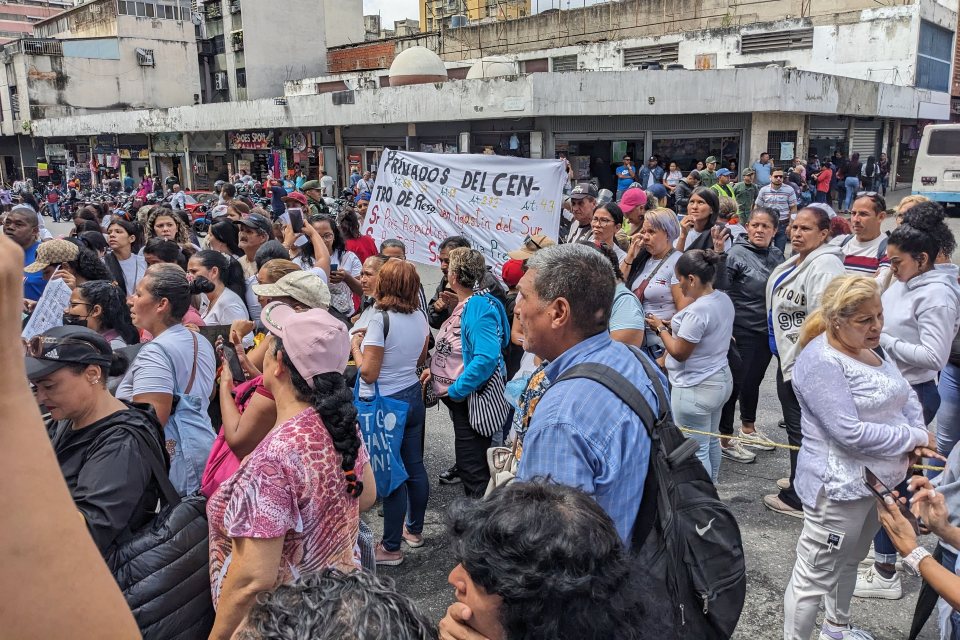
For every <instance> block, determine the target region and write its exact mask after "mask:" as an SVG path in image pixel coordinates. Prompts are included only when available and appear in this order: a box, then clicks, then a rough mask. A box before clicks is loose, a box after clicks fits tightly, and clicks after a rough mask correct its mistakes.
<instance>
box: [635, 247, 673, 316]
mask: <svg viewBox="0 0 960 640" xmlns="http://www.w3.org/2000/svg"><path fill="white" fill-rule="evenodd" d="M674 251H676V249H674V248H673V247H670V251H668V252H667V255H665V256H663V259H662V260H660V262H658V263H657V266H655V267H654V268H653V271H651V272H650V275H648V276H647V277H646V278H644V279H643V280H641V281H640V285H639V286H638V287H637V289H639V290H640V293H638V294H637V298H638V299H639V300H640V301H641V302H643V294H644V292H645V291H646V290H647V285H649V284H650V281H651V280H653V276H655V275H657V271H660V267H662V266H663V263H664V262H666V261H667V258H669V257H670V256H672V255H673V252H674Z"/></svg>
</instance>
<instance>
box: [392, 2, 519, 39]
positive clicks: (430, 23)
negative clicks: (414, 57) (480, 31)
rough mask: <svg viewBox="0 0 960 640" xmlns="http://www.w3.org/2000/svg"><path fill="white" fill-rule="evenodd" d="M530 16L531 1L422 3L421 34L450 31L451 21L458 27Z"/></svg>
mask: <svg viewBox="0 0 960 640" xmlns="http://www.w3.org/2000/svg"><path fill="white" fill-rule="evenodd" d="M529 15H530V0H420V31H440V30H441V29H443V28H445V27H449V26H450V25H451V20H453V21H454V24H457V23H458V22H459V21H463V22H464V23H469V22H480V21H491V20H493V21H497V20H499V21H503V20H516V19H518V18H523V17H526V16H529ZM398 35H399V34H398Z"/></svg>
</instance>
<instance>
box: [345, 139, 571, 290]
mask: <svg viewBox="0 0 960 640" xmlns="http://www.w3.org/2000/svg"><path fill="white" fill-rule="evenodd" d="M566 181H567V173H566V169H565V165H564V162H563V160H529V159H526V158H514V157H510V156H490V155H472V154H456V155H447V154H434V153H416V152H412V151H392V150H388V151H386V152H385V153H384V154H383V156H382V157H381V159H380V168H379V171H378V172H377V181H376V184H375V185H374V188H373V197H372V199H371V201H370V207H369V209H368V210H367V218H366V221H365V229H364V232H365V233H366V234H367V235H370V236H372V237H373V239H374V241H375V242H376V243H377V245H379V244H380V243H381V242H383V241H384V240H386V239H388V238H395V239H397V240H400V241H402V242H403V243H404V245H406V248H407V259H408V260H412V261H414V262H419V263H421V264H431V265H436V264H438V251H437V247H438V246H439V245H440V243H441V242H442V241H443V239H444V238H447V237H449V236H465V237H466V238H467V239H468V240H470V244H471V245H472V246H473V248H474V249H477V250H478V251H480V252H481V253H483V255H484V256H485V257H486V259H487V264H490V265H492V266H494V271H495V273H497V275H498V276H499V273H500V271H499V270H500V267H501V266H502V265H503V263H504V262H506V261H507V260H509V259H510V258H509V256H507V253H508V252H510V251H515V250H516V249H519V248H520V247H521V246H522V245H523V241H524V239H525V238H526V237H527V236H530V235H534V234H538V233H543V234H546V235H547V236H549V237H550V238H553V239H554V240H556V239H557V235H558V233H559V230H560V210H561V207H562V205H563V199H562V196H563V185H564V184H565V183H566Z"/></svg>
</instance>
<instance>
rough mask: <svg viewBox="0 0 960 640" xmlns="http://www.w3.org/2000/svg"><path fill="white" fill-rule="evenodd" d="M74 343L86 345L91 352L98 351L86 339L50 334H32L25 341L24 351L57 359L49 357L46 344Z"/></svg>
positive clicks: (33, 355)
mask: <svg viewBox="0 0 960 640" xmlns="http://www.w3.org/2000/svg"><path fill="white" fill-rule="evenodd" d="M68 344H75V345H80V346H83V347H86V348H87V350H89V351H91V352H96V353H98V354H99V353H100V352H99V351H98V350H97V349H96V348H95V347H94V346H93V345H92V344H90V343H89V342H87V341H86V340H77V339H76V338H54V337H51V336H34V337H32V338H30V340H29V341H28V342H27V346H26V352H27V355H28V356H30V357H32V358H44V359H46V360H59V358H56V357H54V358H50V357H48V355H45V353H48V350H47V346H53V347H57V346H60V345H68Z"/></svg>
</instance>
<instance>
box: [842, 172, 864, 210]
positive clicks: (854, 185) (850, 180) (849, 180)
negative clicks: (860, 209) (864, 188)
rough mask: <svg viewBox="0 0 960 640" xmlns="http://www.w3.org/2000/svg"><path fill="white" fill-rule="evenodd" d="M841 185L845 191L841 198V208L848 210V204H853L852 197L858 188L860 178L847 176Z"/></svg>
mask: <svg viewBox="0 0 960 640" xmlns="http://www.w3.org/2000/svg"><path fill="white" fill-rule="evenodd" d="M843 186H844V188H845V189H846V192H847V193H846V195H845V196H844V198H843V210H844V211H850V205H852V204H853V199H854V197H855V196H856V195H857V191H859V190H860V178H858V177H854V176H847V177H846V178H844V180H843Z"/></svg>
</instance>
